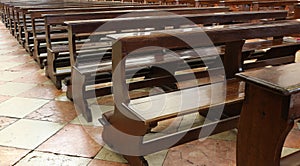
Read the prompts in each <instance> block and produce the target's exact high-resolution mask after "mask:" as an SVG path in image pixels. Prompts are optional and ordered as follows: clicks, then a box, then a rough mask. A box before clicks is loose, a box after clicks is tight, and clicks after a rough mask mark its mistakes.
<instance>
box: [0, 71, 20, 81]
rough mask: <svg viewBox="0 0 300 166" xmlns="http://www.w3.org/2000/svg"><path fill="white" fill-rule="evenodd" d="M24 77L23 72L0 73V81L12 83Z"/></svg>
mask: <svg viewBox="0 0 300 166" xmlns="http://www.w3.org/2000/svg"><path fill="white" fill-rule="evenodd" d="M24 75H26V72H24V71H22V72H21V71H0V81H12V80H15V79H17V78H20V77H22V76H24Z"/></svg>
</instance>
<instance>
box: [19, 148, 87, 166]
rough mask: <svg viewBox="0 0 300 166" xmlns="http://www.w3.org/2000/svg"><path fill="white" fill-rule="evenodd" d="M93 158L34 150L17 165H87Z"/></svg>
mask: <svg viewBox="0 0 300 166" xmlns="http://www.w3.org/2000/svg"><path fill="white" fill-rule="evenodd" d="M90 160H91V159H88V158H82V157H71V156H65V155H57V154H51V153H43V152H37V151H34V152H32V153H30V154H28V155H27V156H26V157H25V158H23V159H22V160H21V161H20V162H18V163H17V164H16V166H39V165H40V166H42V165H43V166H86V165H87V164H88V163H89V162H90Z"/></svg>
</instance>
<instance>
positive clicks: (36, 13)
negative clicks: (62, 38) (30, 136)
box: [26, 4, 183, 67]
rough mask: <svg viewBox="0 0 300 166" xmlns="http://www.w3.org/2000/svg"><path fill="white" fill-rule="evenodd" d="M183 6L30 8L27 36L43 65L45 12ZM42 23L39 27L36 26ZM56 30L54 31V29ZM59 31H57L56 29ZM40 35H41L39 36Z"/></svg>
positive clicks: (40, 63) (63, 12) (34, 53)
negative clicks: (31, 40) (30, 37)
mask: <svg viewBox="0 0 300 166" xmlns="http://www.w3.org/2000/svg"><path fill="white" fill-rule="evenodd" d="M181 7H183V6H174V5H173V6H159V5H145V4H141V5H140V6H137V5H135V6H102V7H89V8H84V7H82V8H62V9H60V8H58V9H43V10H29V11H28V14H29V15H30V17H31V22H30V23H29V24H28V25H27V27H28V26H30V27H32V29H31V31H30V30H27V31H26V33H29V34H28V35H26V36H33V37H34V47H35V48H34V49H33V50H34V52H33V58H34V59H35V60H36V61H37V62H38V64H39V65H40V66H41V67H43V65H42V62H43V59H44V58H41V59H40V58H39V55H40V53H46V52H47V51H46V47H45V46H44V47H42V46H41V45H43V44H42V43H45V22H44V17H43V15H45V14H57V15H61V16H62V15H64V14H66V13H73V14H74V13H93V12H100V11H113V10H144V9H167V8H181ZM38 25H40V26H41V27H40V28H39V29H37V28H36V26H38ZM53 32H54V31H53ZM56 32H57V31H56ZM37 35H39V37H37Z"/></svg>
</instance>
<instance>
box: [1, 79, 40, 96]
mask: <svg viewBox="0 0 300 166" xmlns="http://www.w3.org/2000/svg"><path fill="white" fill-rule="evenodd" d="M35 86H36V85H35V84H24V83H16V82H7V83H5V84H2V85H0V95H9V96H17V95H19V94H21V93H23V92H25V91H27V90H29V89H31V88H33V87H35Z"/></svg>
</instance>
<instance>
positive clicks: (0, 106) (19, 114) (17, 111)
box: [0, 97, 49, 118]
mask: <svg viewBox="0 0 300 166" xmlns="http://www.w3.org/2000/svg"><path fill="white" fill-rule="evenodd" d="M48 102H49V100H44V99H34V98H22V97H12V98H10V99H8V100H6V101H4V102H2V103H0V115H2V116H8V117H16V118H23V117H25V116H26V115H28V114H29V113H31V112H33V111H35V110H37V109H38V108H40V107H42V106H43V105H45V104H46V103H48Z"/></svg>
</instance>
